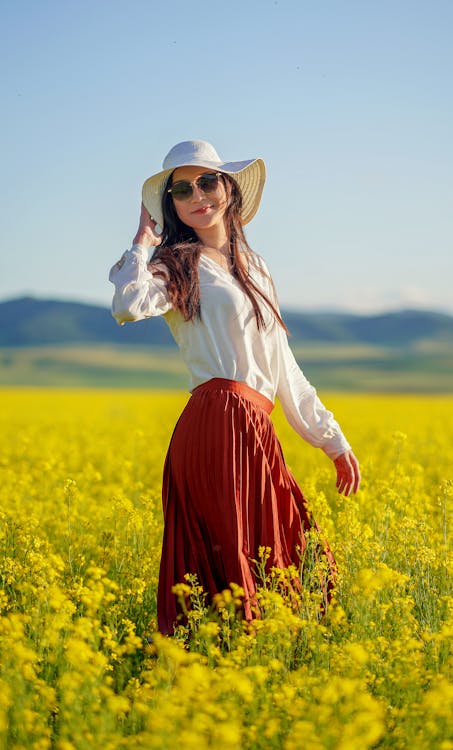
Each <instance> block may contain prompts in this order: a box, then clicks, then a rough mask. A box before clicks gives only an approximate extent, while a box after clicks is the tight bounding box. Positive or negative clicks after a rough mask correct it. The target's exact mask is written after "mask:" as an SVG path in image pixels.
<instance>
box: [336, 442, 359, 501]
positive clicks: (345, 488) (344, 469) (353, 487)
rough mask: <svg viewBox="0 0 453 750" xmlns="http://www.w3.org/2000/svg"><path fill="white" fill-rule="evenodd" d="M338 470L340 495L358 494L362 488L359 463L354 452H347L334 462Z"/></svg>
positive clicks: (337, 483)
mask: <svg viewBox="0 0 453 750" xmlns="http://www.w3.org/2000/svg"><path fill="white" fill-rule="evenodd" d="M334 464H335V468H336V470H337V482H336V486H337V489H338V492H339V493H340V495H345V497H348V495H350V494H351V492H354V493H355V492H357V490H358V489H359V486H360V468H359V462H358V461H357V459H356V457H355V456H354V454H353V452H352V451H346V453H342V454H341V456H338V458H336V459H335V460H334Z"/></svg>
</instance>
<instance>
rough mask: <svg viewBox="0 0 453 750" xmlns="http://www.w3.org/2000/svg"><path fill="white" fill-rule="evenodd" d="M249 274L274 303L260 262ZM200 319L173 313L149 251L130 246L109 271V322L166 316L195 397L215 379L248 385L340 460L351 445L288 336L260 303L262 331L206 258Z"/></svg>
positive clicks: (238, 291) (229, 280) (230, 280)
mask: <svg viewBox="0 0 453 750" xmlns="http://www.w3.org/2000/svg"><path fill="white" fill-rule="evenodd" d="M249 273H250V275H251V278H252V280H253V282H254V283H255V284H257V285H258V286H259V288H260V289H262V290H263V291H264V293H265V294H266V296H267V297H268V298H269V299H271V300H272V301H273V302H274V301H276V300H275V292H274V286H273V283H272V279H271V277H270V274H269V271H268V270H267V267H266V265H265V263H264V261H263V259H262V258H261V257H260V256H259V255H258V254H256V253H253V256H252V257H251V258H250V262H249ZM198 274H199V283H200V307H201V317H200V318H199V319H198V318H197V319H194V320H192V321H185V320H184V318H183V317H182V315H181V313H180V312H179V311H178V310H176V309H174V307H173V305H172V302H171V300H170V297H169V295H168V292H167V288H166V280H165V278H162V276H158V275H153V273H152V272H151V270H150V269H149V268H148V250H147V248H145V247H143V246H141V245H133V246H132V248H131V249H130V250H127V251H126V252H125V253H124V254H123V256H122V258H121V259H120V260H119V261H118V263H116V264H115V265H114V266H113V268H112V269H111V271H110V276H109V279H110V281H111V282H112V283H113V284H114V285H115V293H114V297H113V303H112V315H113V317H114V318H115V319H116V321H117V322H118V323H119V324H120V325H123V324H124V323H126V322H128V321H136V320H142V319H143V318H149V317H153V316H157V315H163V316H164V318H165V320H166V322H167V324H168V326H169V328H170V331H171V333H172V335H173V338H174V339H175V341H176V343H177V345H178V347H179V349H180V351H181V354H182V357H183V359H184V361H185V363H186V365H187V367H188V370H189V373H190V390H192V389H193V388H195V387H196V386H198V385H201V383H204V382H206V381H207V380H210V379H211V378H227V379H229V380H237V381H240V382H244V383H246V384H247V385H249V386H250V387H251V388H254V389H255V390H257V391H259V392H260V393H261V394H263V395H264V396H266V397H267V398H268V399H269V400H270V401H272V402H274V401H275V398H276V397H278V399H279V401H280V403H281V405H282V408H283V411H284V413H285V416H286V418H287V420H288V422H289V423H290V425H291V426H292V427H293V428H294V430H295V431H296V432H297V433H298V434H299V435H300V436H301V437H302V438H303V439H304V440H306V441H307V442H308V443H310V444H311V445H313V446H315V447H319V448H322V450H323V451H324V452H325V453H326V454H327V455H328V456H329V457H330V458H331V459H333V460H334V459H335V458H337V457H338V456H339V455H341V454H342V453H344V452H345V451H347V450H350V445H349V443H348V442H347V440H346V438H345V436H344V435H343V433H342V431H341V429H340V426H339V425H338V423H337V422H336V421H335V419H334V417H333V414H332V413H331V412H330V411H328V410H327V409H326V408H325V406H324V405H323V404H322V402H321V401H320V399H319V398H318V396H317V393H316V390H315V388H314V387H313V386H312V385H311V384H310V383H309V381H308V380H307V378H306V377H305V375H304V374H303V372H302V371H301V369H300V368H299V366H298V364H297V362H296V360H295V358H294V355H293V353H292V351H291V349H290V347H289V344H288V339H287V336H286V332H285V331H284V329H283V328H282V327H281V325H279V323H278V322H277V321H276V320H275V317H274V315H273V313H272V311H271V310H269V309H268V308H267V306H266V305H265V304H264V303H262V304H261V307H262V311H263V315H264V319H265V327H264V329H261V330H260V329H258V326H257V323H256V318H255V313H254V310H253V306H252V304H251V302H250V300H249V298H248V297H247V296H246V295H245V294H244V292H243V290H242V288H241V287H240V285H239V283H238V282H237V280H236V279H235V278H234V277H233V276H232V275H231V274H230V273H229V272H227V271H225V270H224V269H223V268H222V267H221V266H220V265H219V264H218V263H216V262H215V261H214V260H212V259H211V258H209V257H208V256H206V255H203V254H201V256H200V260H199V265H198Z"/></svg>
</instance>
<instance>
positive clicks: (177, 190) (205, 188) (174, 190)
mask: <svg viewBox="0 0 453 750" xmlns="http://www.w3.org/2000/svg"><path fill="white" fill-rule="evenodd" d="M220 175H221V172H204V174H201V175H200V176H199V177H197V179H196V180H193V182H189V180H178V182H175V183H174V184H173V185H172V186H171V188H168V190H167V193H171V195H172V197H173V200H175V201H188V200H190V199H191V198H192V195H193V186H194V185H196V186H197V188H198V189H199V190H201V192H202V193H213V192H214V190H216V189H217V186H218V184H219V177H220Z"/></svg>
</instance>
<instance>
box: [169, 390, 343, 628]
mask: <svg viewBox="0 0 453 750" xmlns="http://www.w3.org/2000/svg"><path fill="white" fill-rule="evenodd" d="M272 408H273V404H272V402H271V401H269V400H268V399H267V398H266V397H265V396H263V395H261V394H260V393H258V392H257V391H255V390H254V389H253V388H250V387H249V386H247V385H246V384H245V383H239V382H237V381H233V380H224V379H222V378H215V379H213V380H209V381H208V382H206V383H203V384H202V385H200V386H198V387H197V388H195V389H194V391H193V392H192V396H191V398H190V399H189V401H188V403H187V405H186V407H185V409H184V411H183V413H182V414H181V416H180V418H179V420H178V423H177V425H176V427H175V430H174V432H173V436H172V438H171V442H170V446H169V449H168V453H167V457H166V461H165V467H164V477H163V511H164V521H165V524H164V537H163V546H162V557H161V565H160V575H159V589H158V602H157V610H158V626H159V630H160V632H161V633H164V634H172V633H173V632H174V626H175V624H176V623H177V620H178V617H179V618H180V617H181V612H180V609H179V606H178V601H177V598H176V596H175V594H174V593H172V587H173V586H174V585H175V584H177V583H182V582H184V576H185V574H187V573H195V574H196V576H197V578H198V582H199V584H200V585H201V586H202V587H203V589H204V591H205V592H206V593H207V595H208V596H209V597H212V596H213V595H214V594H215V593H217V592H221V591H223V590H224V589H226V588H228V587H229V585H230V584H231V583H236V584H238V585H239V586H241V587H242V588H243V589H244V593H245V598H244V602H245V603H244V614H245V617H246V618H247V619H248V620H250V619H252V618H253V617H254V616H256V613H254V607H253V602H254V594H255V592H256V580H255V574H254V572H255V564H254V562H253V561H254V560H257V559H258V556H259V548H260V547H269V548H270V550H271V552H270V557H269V560H268V562H267V565H268V568H270V567H271V566H275V567H277V568H287V567H288V566H289V565H291V564H294V565H296V566H297V567H299V566H300V561H301V553H302V554H303V552H304V549H305V544H306V536H305V535H306V532H307V531H308V530H309V529H312V528H313V527H315V528H317V526H316V524H315V522H314V520H313V518H312V517H311V514H310V512H309V510H308V508H307V503H306V500H305V498H304V496H303V494H302V491H301V490H300V488H299V486H298V485H297V483H296V481H295V479H294V477H293V476H292V474H291V473H290V471H289V470H288V468H287V467H286V464H285V461H284V458H283V454H282V450H281V446H280V443H279V441H278V439H277V436H276V434H275V430H274V426H273V423H272V421H271V419H270V416H269V415H270V412H271V411H272ZM322 555H323V556H324V558H325V560H327V565H328V567H329V568H330V573H331V574H330V575H329V576H328V577H327V578H328V579H329V582H328V583H327V584H326V587H327V589H329V591H328V592H327V597H328V596H329V592H330V588H331V585H332V578H333V577H334V571H335V561H334V558H333V556H332V552H331V550H330V549H329V547H328V546H327V544H324V545H323V549H322Z"/></svg>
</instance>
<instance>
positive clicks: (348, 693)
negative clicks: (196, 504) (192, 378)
mask: <svg viewBox="0 0 453 750" xmlns="http://www.w3.org/2000/svg"><path fill="white" fill-rule="evenodd" d="M186 398H187V397H186V395H185V394H183V393H178V394H171V393H152V392H151V393H146V392H133V393H132V392H121V391H111V392H109V391H99V392H95V391H58V390H54V391H39V390H26V389H24V390H14V389H5V390H3V391H1V392H0V399H1V409H0V421H1V422H2V424H1V428H2V434H3V436H4V439H3V442H2V446H1V448H0V468H1V482H0V747H2V748H3V747H4V748H7V749H8V750H9V749H11V750H25V749H27V750H28V748H33V749H34V750H47V749H49V750H50V749H53V748H55V749H56V750H95V749H96V750H98V749H99V748H103V750H114V749H115V750H116V748H119V749H120V750H122V749H124V750H129V749H131V750H138V749H139V748H151V749H152V748H156V749H159V750H161V749H162V750H167V749H168V750H170V749H171V750H173V748H175V747H178V746H183V747H185V748H188V749H190V748H196V749H197V750H204V748H213V747H216V748H218V747H221V748H226V749H227V750H228V749H229V748H241V749H242V748H245V749H246V750H248V749H249V748H250V750H261V749H262V750H264V749H266V750H267V749H268V748H270V749H272V748H275V749H277V748H282V749H283V750H305V748H307V750H308V748H310V750H313V749H314V750H367V749H368V748H370V749H371V748H401V749H402V750H403V749H404V748H410V749H411V750H432V749H434V748H436V750H437V748H439V749H440V750H452V748H453V683H452V667H453V655H452V642H453V639H452V636H453V596H452V592H451V585H450V581H451V570H452V556H451V544H450V528H451V507H452V499H453V474H452V467H453V418H452V417H453V399H451V398H447V397H432V398H429V397H420V398H418V397H389V396H387V397H381V396H374V397H372V396H368V397H366V396H336V397H330V398H329V399H328V402H329V405H330V404H332V406H333V408H334V410H335V412H336V414H337V415H338V417H339V419H340V422H341V423H342V424H344V426H345V430H346V431H347V434H348V436H350V439H351V441H352V443H353V445H354V449H355V451H356V453H357V455H358V456H359V457H360V459H361V464H362V468H363V474H364V480H363V487H362V489H361V491H360V493H359V495H358V496H357V497H355V498H353V499H351V498H349V499H345V498H342V497H339V496H337V495H336V493H335V487H334V482H333V475H332V467H331V465H330V462H329V461H328V460H327V459H326V458H325V457H324V456H323V455H322V454H321V453H320V452H317V451H314V450H313V449H312V448H310V447H309V446H306V445H304V444H303V443H302V442H301V441H300V439H299V438H297V436H296V435H295V434H294V433H293V432H292V431H291V430H290V428H289V427H288V426H287V425H286V423H285V421H284V419H283V418H282V415H281V414H280V413H279V411H278V409H277V410H276V412H275V421H276V423H277V430H278V433H279V435H280V436H281V438H282V442H283V443H284V451H285V455H286V457H287V460H288V463H289V464H290V466H291V469H292V471H293V472H294V474H295V475H296V477H297V479H298V481H299V482H300V484H301V486H302V487H303V489H304V491H305V494H306V495H307V497H308V498H309V501H310V504H311V506H312V508H313V511H314V515H315V517H316V518H317V520H318V521H319V523H320V526H321V528H322V530H323V533H324V534H325V535H326V537H327V538H328V539H329V542H330V544H331V546H332V547H333V549H334V551H335V555H336V559H337V562H338V568H339V573H338V581H337V585H336V589H335V594H334V600H333V603H332V605H331V606H330V607H329V609H328V611H327V614H326V616H325V617H321V616H320V607H319V604H320V593H319V591H317V590H316V587H315V586H311V585H306V586H304V587H303V588H302V589H298V588H294V587H293V586H291V581H294V577H295V575H298V571H296V570H288V571H281V570H272V571H270V573H268V574H266V573H265V559H266V555H267V550H266V549H265V548H263V549H262V550H261V558H260V560H258V561H256V565H257V575H258V577H259V579H260V588H259V591H258V596H257V599H258V603H259V607H260V611H261V613H262V617H261V619H259V620H256V621H255V622H254V623H253V625H252V626H247V625H245V624H244V623H243V622H242V621H241V619H240V617H239V616H238V613H239V612H240V611H241V601H242V597H243V592H242V590H241V589H240V587H238V586H236V585H235V582H231V583H232V585H231V587H230V588H229V589H228V590H226V591H224V592H219V594H218V595H217V596H216V597H215V601H214V603H213V606H207V603H206V599H205V597H204V593H203V591H202V590H201V589H200V587H199V586H198V582H197V580H196V578H195V577H194V576H193V575H190V572H189V571H188V575H187V576H186V579H185V580H184V581H181V582H180V584H179V585H178V586H177V587H176V590H175V595H176V596H178V597H180V599H181V601H182V602H184V604H185V606H186V607H187V620H186V621H185V622H182V623H181V625H180V626H179V628H178V632H177V634H176V637H175V638H172V639H169V638H164V637H161V636H159V635H158V634H156V633H155V630H156V611H155V597H156V587H157V575H158V564H159V554H160V543H161V534H162V515H161V506H160V477H161V470H162V463H163V459H164V455H165V452H166V448H167V445H168V441H169V438H170V434H171V430H172V428H173V425H174V422H175V419H176V417H177V415H178V413H179V412H180V410H181V409H182V406H183V404H184V403H185V400H186ZM312 542H313V546H314V547H315V546H316V538H313V540H312ZM305 563H306V565H305V573H304V575H305V583H306V582H307V580H308V578H307V570H308V571H309V565H308V563H309V560H305ZM151 636H152V637H153V642H152V643H151V644H150V643H148V640H147V639H148V637H151Z"/></svg>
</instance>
